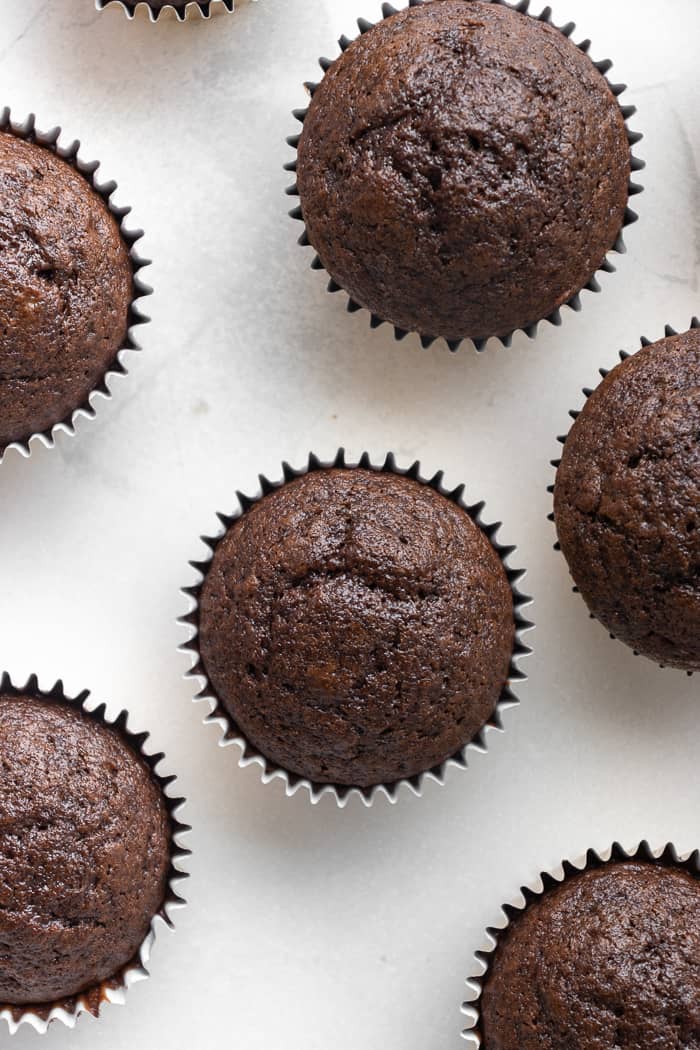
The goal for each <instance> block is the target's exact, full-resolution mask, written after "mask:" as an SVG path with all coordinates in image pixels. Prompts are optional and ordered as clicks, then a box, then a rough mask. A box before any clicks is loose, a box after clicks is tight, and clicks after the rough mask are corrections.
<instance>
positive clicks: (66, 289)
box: [0, 129, 144, 457]
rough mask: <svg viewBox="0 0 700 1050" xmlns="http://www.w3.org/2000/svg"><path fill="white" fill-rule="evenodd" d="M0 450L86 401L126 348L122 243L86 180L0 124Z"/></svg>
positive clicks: (128, 297)
mask: <svg viewBox="0 0 700 1050" xmlns="http://www.w3.org/2000/svg"><path fill="white" fill-rule="evenodd" d="M0 237H1V239H2V243H3V251H2V254H1V255H0V328H1V329H2V331H3V339H2V342H1V343H0V457H1V456H2V453H3V452H4V450H5V449H6V448H7V446H8V445H11V444H14V443H18V444H19V445H24V446H26V444H27V442H28V440H29V438H30V437H31V436H32V435H34V434H50V432H51V430H52V428H53V427H54V426H55V425H56V424H58V423H63V422H67V421H70V419H71V417H72V414H73V413H74V412H75V411H76V410H77V409H79V408H85V406H86V405H87V403H88V399H89V396H90V394H91V393H92V391H94V390H95V389H97V388H100V387H102V386H103V383H104V378H105V375H106V374H107V373H108V372H109V371H110V369H112V368H116V369H120V366H119V364H118V361H117V357H118V354H119V351H120V350H122V349H123V348H125V347H126V346H127V345H128V331H129V325H130V323H135V319H133V318H132V316H131V307H132V301H133V299H134V297H135V296H136V295H141V294H143V292H144V288H143V286H138V287H137V283H136V282H135V280H134V266H133V262H132V257H131V253H130V247H131V246H130V243H127V241H126V240H125V237H124V236H123V235H122V231H121V229H120V224H119V222H118V220H117V218H116V217H115V215H114V214H112V212H111V211H110V209H109V207H108V205H107V203H106V201H105V199H103V197H102V196H101V195H100V194H99V193H98V192H97V191H96V190H95V189H94V188H93V187H92V185H91V184H90V182H89V181H88V179H87V178H86V177H85V176H84V175H83V174H82V173H81V171H79V170H77V168H76V166H74V165H73V164H71V163H68V161H67V160H65V159H63V158H62V157H61V156H59V154H58V152H57V151H56V150H55V149H54V148H51V147H50V145H49V144H46V145H41V144H39V143H38V142H37V141H35V140H34V136H33V135H31V136H30V135H27V136H25V137H22V135H21V133H17V134H13V133H12V131H11V130H9V129H7V130H0Z"/></svg>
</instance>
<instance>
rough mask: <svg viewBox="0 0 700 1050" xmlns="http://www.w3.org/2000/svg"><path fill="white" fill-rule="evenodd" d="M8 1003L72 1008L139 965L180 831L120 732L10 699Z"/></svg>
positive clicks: (3, 902) (3, 962)
mask: <svg viewBox="0 0 700 1050" xmlns="http://www.w3.org/2000/svg"><path fill="white" fill-rule="evenodd" d="M0 770H1V771H2V776H0V945H2V951H1V952H0V956H1V958H0V1004H2V1005H10V1006H17V1005H27V1004H37V1005H38V1006H41V1005H44V1004H50V1003H51V1002H53V1001H55V1000H62V999H65V998H67V997H72V996H74V995H76V994H77V993H79V992H81V991H86V990H88V989H91V988H92V987H94V986H96V985H99V984H100V982H101V981H103V980H106V979H108V978H111V977H114V976H116V975H117V974H118V973H119V971H120V970H121V968H122V967H124V966H125V965H127V964H128V963H130V962H131V961H132V960H133V958H134V956H135V955H136V953H137V952H138V950H139V948H140V946H141V943H142V942H143V940H144V938H145V937H146V934H147V933H148V929H149V926H150V923H151V920H152V919H153V917H154V915H155V914H157V913H158V912H159V910H160V908H161V906H162V905H163V903H164V899H165V895H166V888H167V887H166V884H167V877H168V871H169V867H170V837H171V825H170V818H169V815H168V811H167V808H166V805H165V803H164V800H163V796H162V793H161V790H160V788H159V786H158V784H157V783H156V781H155V780H154V778H153V776H152V775H151V772H150V770H149V768H148V766H147V764H146V763H145V761H144V760H143V759H142V758H141V757H140V756H139V755H138V754H137V753H136V751H135V750H133V749H132V747H131V746H129V745H128V744H127V743H126V741H125V740H124V739H123V738H122V737H121V736H120V734H119V733H118V732H117V731H116V730H112V729H109V728H106V727H105V726H103V725H102V724H101V723H100V722H98V721H97V720H96V719H95V718H92V717H90V716H89V715H87V714H83V713H82V712H81V711H79V710H77V709H75V708H73V707H70V706H68V705H67V704H63V703H59V702H56V701H53V700H47V699H40V698H36V697H34V696H23V695H4V694H0Z"/></svg>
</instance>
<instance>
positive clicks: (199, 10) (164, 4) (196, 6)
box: [95, 0, 234, 22]
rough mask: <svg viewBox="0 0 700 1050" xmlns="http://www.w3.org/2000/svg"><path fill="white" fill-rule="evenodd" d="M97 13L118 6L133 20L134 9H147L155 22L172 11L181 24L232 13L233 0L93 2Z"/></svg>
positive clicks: (105, 0)
mask: <svg viewBox="0 0 700 1050" xmlns="http://www.w3.org/2000/svg"><path fill="white" fill-rule="evenodd" d="M95 4H96V7H97V10H98V11H103V10H104V9H105V8H106V7H109V6H110V4H119V5H120V6H121V7H122V8H123V10H124V11H125V12H126V14H127V16H128V17H129V18H133V17H134V15H135V14H136V9H137V8H139V7H141V8H147V10H148V13H149V16H150V19H151V21H152V22H157V21H158V19H159V17H160V14H161V12H162V11H164V10H166V9H168V10H170V11H174V13H175V15H176V17H177V18H178V20H179V21H181V22H186V21H187V20H188V19H189V18H190V17H192V16H194V17H197V18H199V17H201V18H209V17H210V15H215V14H218V13H219V12H224V11H228V12H229V13H230V12H232V11H233V5H234V0H95Z"/></svg>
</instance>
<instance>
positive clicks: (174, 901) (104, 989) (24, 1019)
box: [0, 672, 191, 1035]
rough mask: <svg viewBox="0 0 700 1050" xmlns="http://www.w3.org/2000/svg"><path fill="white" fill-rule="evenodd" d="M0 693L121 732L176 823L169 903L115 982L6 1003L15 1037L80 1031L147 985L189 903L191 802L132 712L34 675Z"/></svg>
mask: <svg viewBox="0 0 700 1050" xmlns="http://www.w3.org/2000/svg"><path fill="white" fill-rule="evenodd" d="M0 693H2V694H4V695H11V696H12V695H14V696H35V697H37V698H40V699H43V700H52V701H56V702H57V703H61V704H67V705H68V706H70V707H73V708H75V709H76V710H79V711H82V712H83V713H84V714H86V715H88V716H89V717H90V718H92V719H94V720H95V722H97V723H98V724H99V725H102V726H104V727H105V728H107V729H111V730H113V731H115V732H117V733H118V734H119V736H120V737H121V739H122V740H123V741H124V742H125V743H126V744H127V745H128V746H129V747H130V748H131V749H132V751H135V752H136V754H137V755H139V757H140V758H141V759H142V760H143V761H144V762H145V763H146V765H147V766H148V768H149V770H150V772H151V776H152V777H153V779H154V780H155V781H156V783H157V784H158V786H159V788H160V790H161V793H162V796H163V800H164V802H165V806H166V809H167V811H168V815H169V818H170V827H171V836H170V868H169V872H168V884H167V887H166V893H165V899H164V901H163V903H162V905H161V907H160V909H159V911H158V912H157V913H156V914H155V915H154V916H153V919H152V920H151V925H150V928H149V930H148V933H147V934H146V937H145V938H144V940H143V942H142V943H141V946H140V948H139V949H138V951H137V952H136V954H135V955H134V957H133V959H131V960H130V961H129V962H128V963H126V964H125V965H124V966H122V967H121V968H120V969H119V970H118V971H117V973H115V974H114V976H113V977H110V978H107V979H106V980H104V981H101V982H100V983H99V984H97V985H95V986H94V987H92V988H89V989H88V990H87V991H84V992H80V993H79V994H77V995H75V996H70V997H66V998H64V999H58V1000H55V1001H54V1002H50V1003H42V1004H24V1005H22V1006H12V1005H9V1004H2V1003H0V1017H2V1018H4V1020H5V1021H7V1023H8V1025H9V1029H10V1034H11V1035H14V1034H15V1033H16V1032H17V1030H18V1029H19V1028H20V1027H21V1025H23V1024H26V1025H30V1026H31V1027H32V1028H34V1029H35V1030H36V1031H37V1032H39V1033H40V1034H42V1035H43V1034H44V1033H45V1032H46V1031H47V1029H48V1027H49V1025H50V1024H51V1022H52V1021H61V1022H62V1023H63V1024H64V1025H66V1027H68V1028H74V1027H75V1024H76V1022H77V1020H78V1018H79V1016H80V1015H81V1014H83V1013H89V1014H92V1015H93V1016H94V1017H97V1016H98V1015H99V1012H100V1008H101V1006H102V1004H103V1003H117V1004H123V1003H124V1002H125V1001H126V993H127V991H128V989H129V988H130V987H131V985H132V984H136V983H137V981H143V980H145V979H146V978H147V977H148V976H149V973H148V970H147V969H146V967H147V965H148V961H149V957H150V954H151V949H152V947H153V943H154V941H155V939H156V933H157V929H158V925H159V923H161V922H162V923H164V924H165V925H166V926H169V927H171V928H172V927H173V919H172V912H173V911H174V910H175V909H176V908H179V907H183V906H184V904H185V901H184V899H183V898H182V897H181V896H180V895H179V893H178V891H177V884H178V883H179V882H181V881H182V880H183V879H186V878H187V877H188V874H187V872H184V871H182V870H181V869H180V868H179V867H178V863H179V862H181V861H182V859H183V858H184V857H187V856H189V854H190V852H191V851H190V850H189V849H186V848H185V847H184V846H183V845H182V844H181V842H180V838H181V836H182V835H184V834H185V833H186V832H188V831H189V830H190V828H189V826H188V825H187V824H183V823H182V822H181V821H180V820H179V819H178V813H179V811H180V809H181V807H182V806H183V805H184V803H185V799H184V798H180V797H177V796H174V795H172V794H171V792H170V788H171V785H172V784H173V783H174V781H175V780H176V777H175V776H172V775H167V776H166V775H163V774H162V773H159V772H158V769H157V767H158V766H159V765H160V764H161V762H162V760H163V759H164V758H165V756H164V754H163V753H162V752H158V753H156V754H150V753H147V752H146V751H145V750H144V747H145V744H146V741H147V740H148V738H149V735H150V734H149V733H135V732H133V730H131V729H130V728H129V727H128V721H129V714H128V712H127V711H124V710H122V711H121V712H120V713H119V714H118V715H117V717H116V718H115V719H113V720H111V719H109V718H108V717H107V714H106V705H105V704H104V703H97V702H96V701H95V700H92V699H90V692H89V690H87V689H85V690H83V691H82V692H81V693H78V694H77V696H72V697H71V696H67V695H66V693H65V692H64V688H63V682H62V681H60V679H59V681H57V682H56V684H55V685H53V686H52V687H51V689H49V690H44V689H42V688H41V687H40V685H39V681H38V678H37V676H36V675H34V674H33V675H30V677H29V678H28V679H27V681H26V683H25V684H24V685H21V686H16V685H14V684H13V682H12V679H11V678H10V675H9V674H8V673H7V672H4V673H3V674H2V675H1V676H0Z"/></svg>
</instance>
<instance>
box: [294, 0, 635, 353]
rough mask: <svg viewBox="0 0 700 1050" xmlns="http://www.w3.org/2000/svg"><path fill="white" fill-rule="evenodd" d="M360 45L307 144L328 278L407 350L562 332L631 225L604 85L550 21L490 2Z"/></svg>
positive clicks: (300, 180) (625, 159) (387, 30)
mask: <svg viewBox="0 0 700 1050" xmlns="http://www.w3.org/2000/svg"><path fill="white" fill-rule="evenodd" d="M361 28H363V30H365V29H366V31H363V33H362V35H361V36H360V37H358V39H357V40H355V41H353V42H352V43H350V44H349V46H347V49H346V50H345V51H344V53H343V54H342V55H341V57H340V58H338V59H337V60H336V61H335V62H333V63H332V64H331V65H330V68H329V69H328V71H327V73H326V75H325V77H324V79H323V80H322V82H321V83H320V84H319V85H318V87H317V88H316V89H315V90H314V92H313V96H312V100H311V103H310V105H309V109H308V113H306V115H305V117H304V120H303V131H302V134H301V137H300V140H299V142H298V159H297V164H296V171H297V188H298V193H299V196H300V203H301V217H303V221H304V223H305V227H306V235H307V237H308V241H309V242H310V243H311V245H312V246H313V247H314V248H315V249H316V251H317V252H318V255H319V257H320V261H321V263H322V264H323V266H324V267H325V269H326V270H327V271H328V273H329V274H330V275H331V277H332V279H333V281H334V282H335V283H336V284H337V285H339V286H340V287H341V288H343V289H345V291H346V292H347V293H348V294H349V296H350V297H351V300H352V301H354V302H355V303H356V304H359V305H360V306H363V307H365V308H366V309H368V310H370V311H371V312H372V313H373V315H374V316H375V317H376V318H378V319H380V320H385V321H390V322H391V323H392V324H393V325H395V326H396V328H397V329H398V330H399V331H403V332H405V331H416V332H418V333H420V334H421V335H423V336H426V337H432V336H443V337H444V338H445V339H447V340H448V341H449V342H458V341H459V340H460V339H462V338H464V337H471V338H473V339H475V340H480V339H483V338H485V337H488V336H490V335H497V336H502V337H507V336H508V335H509V334H510V333H511V332H512V331H513V330H514V329H517V328H530V327H531V326H533V325H534V324H535V322H537V321H538V320H540V319H542V318H545V317H550V316H552V315H553V314H554V313H555V311H556V310H557V308H558V307H559V306H561V305H562V304H563V303H565V302H567V301H569V300H571V299H572V298H573V297H574V296H575V294H576V293H577V292H579V290H580V289H581V288H583V287H584V286H585V285H587V284H588V283H589V282H590V281H591V279H592V278H593V275H594V274H595V271H596V270H597V269H598V268H600V267H601V266H602V265H603V263H604V260H605V256H606V253H607V252H608V251H610V250H611V249H612V248H613V247H614V245H615V244H616V242H617V240H618V237H619V234H620V231H621V229H622V226H623V225H624V223H625V221H626V206H627V199H628V192H629V186H628V183H629V176H630V169H631V157H630V146H629V141H628V133H627V131H626V128H625V123H624V118H623V113H622V111H621V109H620V106H619V105H618V103H617V101H616V98H615V96H614V95H613V93H612V91H611V89H610V86H609V85H608V83H607V81H606V80H605V77H604V76H603V75H602V73H601V72H600V71H599V70H598V68H596V66H595V65H594V63H593V62H592V61H591V60H590V58H588V56H587V55H586V54H585V53H583V51H581V50H580V49H579V48H577V47H576V46H575V45H574V44H573V43H572V42H571V41H570V40H569V39H568V38H567V36H565V35H564V34H563V33H562V32H561V31H559V30H558V29H556V28H554V27H553V26H552V25H550V24H548V23H547V22H546V21H543V20H540V19H536V18H532V17H529V16H527V15H525V14H521V13H519V12H517V11H515V10H513V9H511V8H509V7H507V6H502V5H500V4H497V3H489V2H485V0H484V2H482V0H471V2H465V0H439V2H435V3H426V4H421V5H418V6H411V7H408V8H406V9H405V10H402V11H400V12H398V13H394V14H391V15H390V16H389V17H387V18H385V19H384V20H383V21H382V22H380V23H378V24H377V25H376V26H373V27H371V28H366V27H365V26H362V27H361ZM635 188H636V187H635Z"/></svg>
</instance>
